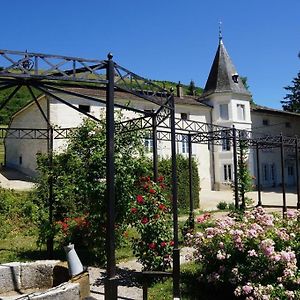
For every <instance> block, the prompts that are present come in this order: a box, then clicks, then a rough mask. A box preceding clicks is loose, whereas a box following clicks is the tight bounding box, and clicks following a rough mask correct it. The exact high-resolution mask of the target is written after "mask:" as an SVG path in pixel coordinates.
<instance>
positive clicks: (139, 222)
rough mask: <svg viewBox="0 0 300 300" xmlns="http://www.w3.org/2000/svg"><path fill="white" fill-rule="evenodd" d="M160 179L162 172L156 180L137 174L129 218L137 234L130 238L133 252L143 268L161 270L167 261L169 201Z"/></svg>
mask: <svg viewBox="0 0 300 300" xmlns="http://www.w3.org/2000/svg"><path fill="white" fill-rule="evenodd" d="M163 181H164V179H163V177H162V176H161V177H159V178H158V182H157V183H155V182H153V181H151V180H150V177H142V178H140V181H139V185H140V189H139V194H138V195H137V196H136V197H135V199H133V200H132V202H131V208H130V212H129V222H130V224H131V225H132V227H134V228H136V230H137V232H138V234H139V237H138V238H135V239H133V240H132V248H133V252H134V254H135V255H136V256H137V258H138V260H139V262H141V263H142V265H143V269H144V270H147V271H150V270H151V271H153V270H156V271H164V270H166V269H167V268H169V267H170V263H171V253H172V248H173V244H174V243H173V241H172V239H171V236H172V230H171V222H170V221H171V218H170V201H169V200H168V192H167V190H166V185H165V184H164V182H163Z"/></svg>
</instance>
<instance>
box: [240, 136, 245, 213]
mask: <svg viewBox="0 0 300 300" xmlns="http://www.w3.org/2000/svg"><path fill="white" fill-rule="evenodd" d="M239 146H240V166H239V167H240V170H242V169H244V148H243V146H244V144H243V141H242V140H241V134H240V132H239ZM240 189H241V191H240V192H241V198H242V199H241V200H242V203H241V209H243V210H244V209H245V208H246V203H245V187H244V182H242V180H241V187H240Z"/></svg>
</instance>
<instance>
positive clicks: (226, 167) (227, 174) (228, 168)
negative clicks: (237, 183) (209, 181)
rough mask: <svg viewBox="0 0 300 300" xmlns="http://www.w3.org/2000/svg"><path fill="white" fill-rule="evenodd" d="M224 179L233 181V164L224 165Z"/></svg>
mask: <svg viewBox="0 0 300 300" xmlns="http://www.w3.org/2000/svg"><path fill="white" fill-rule="evenodd" d="M223 168H224V169H223V170H224V181H231V180H232V171H231V165H224V166H223Z"/></svg>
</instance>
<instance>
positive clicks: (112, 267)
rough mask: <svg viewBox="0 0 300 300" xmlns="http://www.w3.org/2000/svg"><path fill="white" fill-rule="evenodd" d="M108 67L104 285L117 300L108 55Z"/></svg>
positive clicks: (111, 65) (111, 78)
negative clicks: (105, 275) (105, 274)
mask: <svg viewBox="0 0 300 300" xmlns="http://www.w3.org/2000/svg"><path fill="white" fill-rule="evenodd" d="M107 58H108V60H107V66H106V68H107V69H106V79H107V81H108V82H107V86H106V207H107V212H106V213H107V224H106V256H107V266H106V272H107V277H106V280H105V283H104V288H105V300H116V299H117V294H118V292H117V285H116V258H115V161H114V154H115V149H114V148H115V145H114V134H115V123H114V62H113V60H112V58H113V55H112V54H111V53H109V54H108V55H107Z"/></svg>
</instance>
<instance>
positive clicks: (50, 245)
mask: <svg viewBox="0 0 300 300" xmlns="http://www.w3.org/2000/svg"><path fill="white" fill-rule="evenodd" d="M48 107H49V101H48ZM49 111H50V108H48V114H49ZM48 120H49V123H48V140H47V143H48V145H47V148H48V160H49V169H50V175H49V179H48V185H49V195H48V197H49V198H48V205H49V216H48V221H49V225H50V228H51V229H52V230H51V236H50V237H49V238H48V239H47V256H48V258H50V259H52V258H53V240H54V236H53V234H54V233H53V203H54V194H53V174H52V168H53V127H52V126H51V125H50V119H49V118H48Z"/></svg>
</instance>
